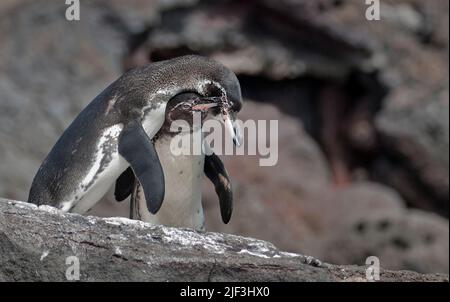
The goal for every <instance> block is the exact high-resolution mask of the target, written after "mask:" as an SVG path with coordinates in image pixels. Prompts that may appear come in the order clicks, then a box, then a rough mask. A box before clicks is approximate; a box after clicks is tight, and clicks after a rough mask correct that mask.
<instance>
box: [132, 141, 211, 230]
mask: <svg viewBox="0 0 450 302" xmlns="http://www.w3.org/2000/svg"><path fill="white" fill-rule="evenodd" d="M155 147H156V151H157V152H158V157H159V160H160V162H161V165H162V168H163V171H164V180H165V196H164V201H163V203H162V206H161V209H160V210H159V211H158V213H156V215H153V214H151V213H150V212H148V210H147V206H146V201H145V197H144V193H143V192H142V188H141V187H139V188H138V192H137V197H138V198H137V200H136V207H137V209H136V211H135V213H134V214H132V215H133V218H139V219H141V220H143V221H146V222H151V223H154V224H162V225H168V226H176V227H190V228H194V229H203V225H204V215H203V207H202V203H201V201H202V181H203V168H204V159H205V157H204V155H174V154H173V152H172V150H171V149H170V137H168V136H167V137H162V138H160V139H158V140H157V141H156V142H155ZM136 215H138V216H139V217H136Z"/></svg>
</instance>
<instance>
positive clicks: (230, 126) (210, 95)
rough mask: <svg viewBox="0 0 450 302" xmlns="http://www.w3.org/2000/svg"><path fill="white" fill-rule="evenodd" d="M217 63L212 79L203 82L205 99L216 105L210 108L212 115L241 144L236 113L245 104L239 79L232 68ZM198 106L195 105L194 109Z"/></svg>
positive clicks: (234, 140)
mask: <svg viewBox="0 0 450 302" xmlns="http://www.w3.org/2000/svg"><path fill="white" fill-rule="evenodd" d="M215 64H216V66H215V72H214V74H213V76H212V77H211V78H212V80H209V79H207V80H205V81H204V82H203V87H202V92H203V95H204V98H203V101H204V102H210V104H211V105H215V106H212V107H211V108H210V112H211V114H212V116H213V117H214V118H216V119H219V120H222V121H223V123H224V125H225V128H226V131H227V132H228V133H229V134H230V136H231V137H232V139H233V142H234V143H235V144H236V145H238V146H239V145H240V144H241V140H242V136H241V130H240V128H239V125H238V124H237V123H236V115H237V113H238V112H239V111H240V110H241V109H242V105H243V101H242V93H241V87H240V84H239V80H238V78H237V77H236V75H235V74H234V72H232V71H231V70H230V69H228V68H227V67H225V66H223V65H221V64H219V63H217V62H216V63H215ZM196 108H197V107H196V106H194V107H193V109H194V110H195V109H196ZM200 108H201V107H200Z"/></svg>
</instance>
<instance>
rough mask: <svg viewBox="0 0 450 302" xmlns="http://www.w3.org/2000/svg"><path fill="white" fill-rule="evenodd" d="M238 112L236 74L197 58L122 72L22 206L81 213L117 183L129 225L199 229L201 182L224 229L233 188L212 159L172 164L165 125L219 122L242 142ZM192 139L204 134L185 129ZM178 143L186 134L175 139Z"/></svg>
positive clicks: (61, 144)
mask: <svg viewBox="0 0 450 302" xmlns="http://www.w3.org/2000/svg"><path fill="white" fill-rule="evenodd" d="M241 107H242V96H241V90H240V86H239V82H238V80H237V78H236V75H235V74H234V73H233V72H232V71H231V70H229V69H228V68H226V67H225V66H223V65H221V64H219V63H218V62H215V61H213V60H211V59H207V58H204V57H200V56H184V57H179V58H175V59H172V60H167V61H161V62H157V63H153V64H150V65H147V66H145V67H140V68H136V69H133V70H131V71H128V72H127V73H125V74H124V75H122V76H121V77H120V78H119V79H118V80H116V81H115V82H113V83H112V84H111V85H110V86H108V87H107V88H106V89H105V90H104V91H103V92H101V93H100V94H99V95H98V96H97V97H96V98H95V99H94V100H93V101H92V102H91V103H90V104H89V105H88V106H87V107H86V108H85V109H84V110H83V111H82V112H81V113H80V114H79V115H78V116H77V117H76V119H75V120H74V121H73V122H72V124H71V125H70V126H69V127H68V128H67V129H66V130H65V132H64V133H63V134H62V135H61V137H60V138H59V140H58V141H57V142H56V144H55V146H54V147H53V148H52V150H51V151H50V153H49V154H48V156H47V158H46V159H45V160H44V162H43V163H42V165H41V167H40V168H39V170H38V172H37V174H36V176H35V177H34V180H33V183H32V186H31V189H30V194H29V198H28V202H31V203H35V204H37V205H42V204H47V205H51V206H54V207H57V208H59V209H61V210H62V211H65V212H75V213H80V214H82V213H85V212H86V211H88V210H89V209H90V208H92V207H93V206H94V205H95V203H97V202H98V201H99V200H100V198H101V197H102V196H103V195H104V194H105V193H106V192H107V191H108V189H109V188H110V187H111V186H112V185H113V184H114V182H115V183H116V184H115V197H116V199H117V200H118V201H121V200H124V199H125V198H127V197H128V196H129V195H130V194H131V196H132V197H131V214H130V216H131V218H134V219H140V220H143V221H146V222H151V223H155V224H163V225H169V226H180V227H190V228H194V229H203V225H204V216H203V207H202V204H201V182H202V175H203V173H205V174H206V176H207V177H208V178H209V179H210V180H211V181H212V182H213V184H214V186H215V190H216V192H217V194H218V196H219V201H220V210H221V215H222V220H223V221H224V222H225V223H228V221H229V220H230V217H231V213H232V208H233V196H232V191H231V184H230V180H229V177H228V174H227V172H226V170H225V167H224V165H223V163H222V162H221V160H220V159H219V157H218V156H217V155H215V154H211V155H204V154H200V155H174V154H173V152H171V150H170V140H171V138H172V136H173V135H174V133H173V132H171V131H170V125H171V122H173V121H175V120H184V121H187V122H188V123H189V124H190V125H192V120H193V118H192V116H193V112H199V113H200V114H201V119H202V120H204V118H206V116H208V115H210V116H211V117H212V118H217V119H221V120H223V122H224V125H225V127H226V128H227V129H228V131H229V132H230V133H231V135H232V137H233V141H234V142H235V143H237V142H238V141H239V137H238V136H239V131H238V129H237V125H236V123H235V118H236V113H237V112H238V111H239V110H240V109H241ZM192 131H201V130H200V129H196V128H195V127H194V128H192V130H191V131H190V133H186V135H192ZM177 134H178V135H183V133H181V134H180V133H177Z"/></svg>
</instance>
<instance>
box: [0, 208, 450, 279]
mask: <svg viewBox="0 0 450 302" xmlns="http://www.w3.org/2000/svg"><path fill="white" fill-rule="evenodd" d="M0 256H1V257H0V264H1V265H0V280H1V281H65V280H66V279H65V276H66V270H67V268H68V266H69V265H67V264H66V258H67V257H69V256H76V257H78V259H79V263H80V280H82V281H365V280H366V279H365V267H357V266H348V267H347V266H335V265H330V264H326V263H321V262H320V261H319V260H317V259H314V258H312V257H308V256H302V255H298V254H292V253H286V252H282V251H280V250H278V249H277V248H275V247H274V246H273V245H272V244H270V243H268V242H264V241H260V240H256V239H251V238H244V237H239V236H234V235H225V234H218V233H199V232H194V231H191V230H185V229H176V228H168V227H163V226H154V225H150V224H146V223H143V222H140V221H134V220H129V219H126V218H103V219H102V218H97V217H93V216H88V217H85V216H80V215H76V214H62V213H60V212H58V210H56V209H55V208H52V207H48V206H41V207H40V208H37V207H36V206H34V205H31V204H27V203H23V202H17V201H11V200H0ZM380 281H447V282H448V276H447V275H442V274H427V275H421V274H418V273H414V272H407V271H399V272H395V271H385V270H381V271H380Z"/></svg>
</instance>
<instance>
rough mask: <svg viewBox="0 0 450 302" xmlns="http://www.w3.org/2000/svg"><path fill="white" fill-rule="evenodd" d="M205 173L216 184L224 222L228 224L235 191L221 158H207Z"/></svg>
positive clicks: (207, 156) (214, 156)
mask: <svg viewBox="0 0 450 302" xmlns="http://www.w3.org/2000/svg"><path fill="white" fill-rule="evenodd" d="M204 172H205V174H206V176H207V177H208V178H209V179H210V180H211V182H212V183H213V184H214V188H215V189H216V193H217V195H218V196H219V204H220V214H221V215H222V221H223V222H224V223H228V222H229V221H230V218H231V213H232V212H233V191H232V189H231V181H230V177H229V176H228V173H227V170H226V169H225V166H224V164H223V163H222V161H221V160H220V158H219V157H218V156H217V155H216V154H214V153H212V154H211V155H206V156H205V167H204Z"/></svg>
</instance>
